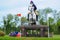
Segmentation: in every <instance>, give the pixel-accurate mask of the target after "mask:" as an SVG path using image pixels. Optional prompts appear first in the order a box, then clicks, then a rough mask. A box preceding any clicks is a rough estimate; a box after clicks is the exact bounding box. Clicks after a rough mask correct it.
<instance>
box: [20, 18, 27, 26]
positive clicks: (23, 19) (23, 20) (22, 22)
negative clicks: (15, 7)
mask: <svg viewBox="0 0 60 40" xmlns="http://www.w3.org/2000/svg"><path fill="white" fill-rule="evenodd" d="M26 22H27V19H26V17H21V25H23V24H24V23H26Z"/></svg>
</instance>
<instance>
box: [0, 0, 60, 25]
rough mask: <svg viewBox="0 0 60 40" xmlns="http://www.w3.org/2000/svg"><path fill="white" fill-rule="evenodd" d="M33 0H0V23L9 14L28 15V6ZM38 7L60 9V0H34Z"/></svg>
mask: <svg viewBox="0 0 60 40" xmlns="http://www.w3.org/2000/svg"><path fill="white" fill-rule="evenodd" d="M30 1H31V0H0V24H1V21H2V19H3V17H4V16H6V15H7V14H10V13H11V14H13V15H15V14H18V13H21V14H22V16H27V13H28V6H29V3H30ZM32 1H33V2H34V4H35V5H36V6H37V9H44V8H47V7H50V8H52V9H56V10H58V11H60V0H32Z"/></svg>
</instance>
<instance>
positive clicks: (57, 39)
mask: <svg viewBox="0 0 60 40" xmlns="http://www.w3.org/2000/svg"><path fill="white" fill-rule="evenodd" d="M0 40H60V35H54V36H53V37H50V38H47V37H21V38H17V37H9V36H4V37H0Z"/></svg>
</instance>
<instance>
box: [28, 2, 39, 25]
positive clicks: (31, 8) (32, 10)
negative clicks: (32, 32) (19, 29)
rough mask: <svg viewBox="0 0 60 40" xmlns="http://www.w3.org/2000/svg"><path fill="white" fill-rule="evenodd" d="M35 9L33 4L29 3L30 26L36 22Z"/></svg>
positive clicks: (36, 14)
mask: <svg viewBox="0 0 60 40" xmlns="http://www.w3.org/2000/svg"><path fill="white" fill-rule="evenodd" d="M36 10H37V7H36V6H35V4H34V3H33V1H31V2H30V6H29V7H28V11H29V12H28V21H30V22H29V23H30V24H31V25H33V24H36V21H38V13H37V11H36Z"/></svg>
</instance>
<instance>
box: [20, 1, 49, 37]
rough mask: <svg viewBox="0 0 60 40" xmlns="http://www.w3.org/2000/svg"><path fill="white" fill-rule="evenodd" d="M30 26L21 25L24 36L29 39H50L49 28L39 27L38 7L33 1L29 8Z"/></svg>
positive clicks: (45, 26)
mask: <svg viewBox="0 0 60 40" xmlns="http://www.w3.org/2000/svg"><path fill="white" fill-rule="evenodd" d="M28 11H29V12H28V15H27V17H28V18H27V19H28V25H21V27H20V29H21V33H22V36H28V37H45V36H46V37H49V27H48V26H47V25H39V23H38V16H39V15H38V12H37V7H36V5H35V4H34V2H33V1H30V6H29V7H28Z"/></svg>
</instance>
